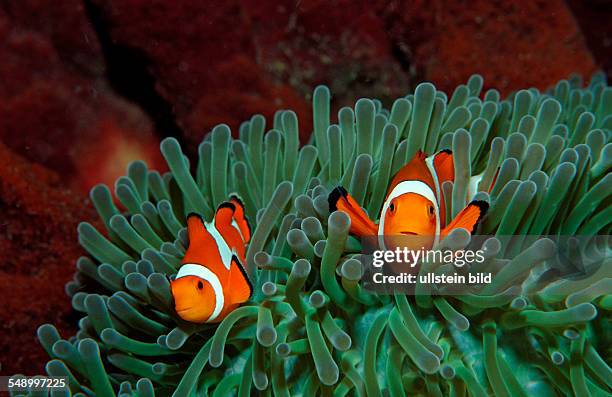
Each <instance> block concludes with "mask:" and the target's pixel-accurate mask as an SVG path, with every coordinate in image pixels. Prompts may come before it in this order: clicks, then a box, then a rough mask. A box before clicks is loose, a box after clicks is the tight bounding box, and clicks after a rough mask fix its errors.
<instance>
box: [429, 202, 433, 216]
mask: <svg viewBox="0 0 612 397" xmlns="http://www.w3.org/2000/svg"><path fill="white" fill-rule="evenodd" d="M428 211H429V216H432V215H433V214H434V207H433V205H430V206H429V208H428Z"/></svg>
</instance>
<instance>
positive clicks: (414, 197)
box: [328, 150, 489, 248]
mask: <svg viewBox="0 0 612 397" xmlns="http://www.w3.org/2000/svg"><path fill="white" fill-rule="evenodd" d="M454 176H455V171H454V163H453V155H452V152H451V151H450V150H442V151H440V152H438V153H436V154H435V155H433V156H429V157H427V155H426V154H425V153H423V152H421V151H419V152H417V153H416V154H415V156H414V158H413V159H412V160H411V161H410V162H409V163H408V164H406V165H405V166H404V167H402V168H401V169H400V170H399V171H398V172H397V174H395V176H394V177H393V179H392V180H391V184H390V186H389V188H388V190H387V196H386V198H385V201H384V203H383V206H382V210H381V212H380V216H379V223H378V225H377V224H375V223H374V222H373V221H372V220H371V219H370V218H369V217H368V215H367V214H366V213H365V211H364V210H363V209H362V208H361V207H360V206H359V204H358V203H357V202H356V201H355V199H353V198H352V197H351V196H350V195H349V194H348V192H347V191H346V190H345V189H344V188H343V187H341V186H338V187H336V188H335V189H333V190H332V192H331V193H330V194H329V197H328V202H329V208H330V211H331V212H334V211H343V212H345V213H346V214H347V215H349V217H350V219H351V226H350V230H349V232H350V233H351V234H354V235H357V236H374V235H378V236H399V235H408V236H417V237H419V239H420V241H423V239H425V240H427V245H429V247H426V248H431V247H432V246H433V245H435V244H437V243H438V242H439V241H440V240H442V239H444V237H446V236H447V235H448V234H449V233H450V232H451V231H453V230H454V229H457V228H464V229H467V230H468V231H470V233H474V232H475V231H476V227H477V226H478V224H479V223H480V221H481V220H482V218H483V216H484V215H485V214H486V212H487V210H488V208H489V204H488V203H487V202H486V201H481V200H474V201H472V202H470V203H469V204H468V205H467V206H466V207H465V208H464V209H463V210H462V211H461V212H459V214H457V216H456V217H455V219H453V220H452V221H451V222H449V223H448V225H446V224H445V223H446V222H445V221H446V219H445V218H446V217H445V216H444V215H445V214H446V205H445V203H444V195H443V194H442V188H441V186H442V184H443V183H444V182H446V181H451V182H452V181H453V180H454ZM474 178H477V177H474ZM475 182H477V180H476V179H473V180H472V181H471V186H470V188H471V189H470V190H473V191H474V190H475V188H474V186H475ZM441 214H442V216H441Z"/></svg>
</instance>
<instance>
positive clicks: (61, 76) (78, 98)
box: [0, 0, 163, 192]
mask: <svg viewBox="0 0 612 397" xmlns="http://www.w3.org/2000/svg"><path fill="white" fill-rule="evenodd" d="M75 31H76V32H77V34H75ZM0 36H1V37H2V40H1V42H0V57H1V58H2V63H1V64H0V97H1V99H0V140H2V142H3V143H4V144H5V145H6V146H8V147H9V148H10V149H11V150H13V151H14V152H16V153H18V154H19V155H21V156H22V157H25V158H26V159H28V160H30V161H31V162H33V163H35V164H40V165H43V166H45V167H47V168H49V169H51V170H53V171H56V172H58V173H61V174H62V175H63V176H64V177H65V180H64V183H66V184H67V185H69V186H70V187H71V188H72V189H73V190H82V191H83V192H87V191H88V190H89V189H90V188H91V187H92V186H93V185H95V184H96V183H99V182H100V181H104V182H106V183H112V181H114V180H115V179H116V178H117V177H119V176H120V175H121V173H122V172H123V170H125V166H126V165H127V163H128V162H129V161H132V160H134V159H138V158H142V159H145V160H146V161H148V162H149V164H151V165H154V166H157V167H159V166H161V165H162V164H163V160H162V159H161V157H160V156H159V153H158V151H157V147H158V145H159V140H158V139H157V137H156V136H155V135H154V131H153V128H152V124H151V122H150V121H149V119H148V118H147V117H146V115H145V114H144V113H143V112H142V111H141V110H140V109H138V108H137V107H136V106H134V105H133V104H130V103H128V102H127V101H125V100H124V99H123V98H121V97H119V96H118V95H116V94H115V93H114V92H113V91H112V89H111V87H110V86H109V84H108V83H107V81H106V80H105V65H104V63H105V60H104V58H103V56H102V53H101V50H100V46H99V44H98V40H97V37H96V34H95V32H94V31H93V29H92V28H91V26H90V23H89V21H88V19H87V17H86V15H85V10H84V7H83V4H82V2H80V1H74V0H70V1H64V2H62V3H61V4H60V5H58V4H54V5H53V6H52V7H50V6H49V5H47V4H45V2H44V1H42V2H41V1H38V0H27V1H16V2H3V3H2V4H0ZM34 114H35V115H36V117H32V115H34ZM117 166H119V168H117Z"/></svg>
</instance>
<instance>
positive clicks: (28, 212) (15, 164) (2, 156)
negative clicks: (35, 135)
mask: <svg viewBox="0 0 612 397" xmlns="http://www.w3.org/2000/svg"><path fill="white" fill-rule="evenodd" d="M93 216H94V211H93V209H92V207H91V205H88V203H87V201H86V200H85V198H84V197H83V196H80V195H78V194H75V193H74V192H71V191H70V190H67V189H66V188H64V187H63V186H62V181H61V179H60V178H59V176H58V175H57V174H55V173H53V172H50V171H48V170H46V169H44V168H43V167H41V166H38V165H33V164H30V163H29V162H28V161H26V160H25V159H23V158H22V157H20V156H18V155H16V154H14V153H12V152H11V151H10V150H9V149H8V148H7V147H6V146H5V145H3V144H2V143H0V252H2V261H1V262H0V291H2V310H0V324H2V338H0V354H1V355H2V372H3V373H4V374H11V375H12V374H16V373H25V374H30V375H35V374H43V373H44V363H45V362H46V361H47V360H48V357H47V354H46V353H45V352H44V351H43V350H42V348H41V347H40V344H39V343H38V342H37V340H36V329H37V327H38V326H39V325H40V324H43V323H53V324H55V325H57V326H58V328H59V329H60V331H61V332H62V333H63V335H64V336H69V335H72V334H73V333H74V331H75V326H76V324H74V321H69V319H68V316H69V315H70V312H71V306H70V300H69V299H68V298H67V296H66V294H65V292H64V285H65V284H66V282H67V281H68V280H70V279H71V278H72V275H73V273H74V270H75V268H74V263H75V261H76V259H77V258H78V257H79V256H80V255H82V254H83V252H82V250H81V248H80V247H79V245H78V243H77V235H76V226H77V224H78V222H79V221H81V220H86V219H92V218H93Z"/></svg>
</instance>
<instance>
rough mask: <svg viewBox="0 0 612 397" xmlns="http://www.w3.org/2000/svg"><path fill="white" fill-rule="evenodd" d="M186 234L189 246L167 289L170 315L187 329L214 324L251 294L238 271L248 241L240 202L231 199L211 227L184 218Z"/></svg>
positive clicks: (194, 217) (197, 219) (241, 271)
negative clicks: (188, 324)
mask: <svg viewBox="0 0 612 397" xmlns="http://www.w3.org/2000/svg"><path fill="white" fill-rule="evenodd" d="M187 233H188V235H189V246H188V248H187V251H186V252H185V256H184V257H183V260H182V262H181V263H182V265H181V267H180V268H179V270H178V273H177V275H176V277H175V279H174V280H173V281H171V283H170V288H171V291H172V296H173V298H174V308H175V311H176V313H177V314H178V316H179V317H180V318H182V319H183V320H186V321H189V322H192V323H218V322H220V321H221V320H223V318H225V316H227V314H228V313H230V312H231V311H232V310H234V309H235V308H236V307H238V306H239V305H240V304H241V303H243V302H246V301H247V300H248V299H249V298H250V297H251V294H252V292H253V286H252V284H251V282H250V280H249V277H248V275H247V273H246V271H245V269H244V267H243V265H242V264H243V263H244V258H245V251H246V244H248V242H249V240H250V238H251V229H250V227H249V223H248V222H247V220H246V218H245V215H244V205H243V204H242V201H240V199H238V198H237V197H235V196H232V197H230V201H227V202H224V203H222V204H221V205H219V207H218V208H217V211H216V213H215V216H214V219H213V221H212V222H204V220H203V219H202V218H201V217H200V215H197V214H194V213H191V214H189V215H188V216H187Z"/></svg>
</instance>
